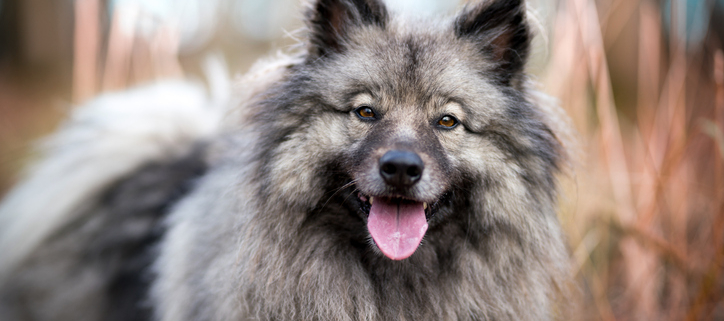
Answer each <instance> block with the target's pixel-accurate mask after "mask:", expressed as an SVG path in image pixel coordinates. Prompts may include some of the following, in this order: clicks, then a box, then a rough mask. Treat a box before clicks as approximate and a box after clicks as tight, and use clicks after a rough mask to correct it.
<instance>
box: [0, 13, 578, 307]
mask: <svg viewBox="0 0 724 321" xmlns="http://www.w3.org/2000/svg"><path fill="white" fill-rule="evenodd" d="M306 24H307V31H308V37H307V40H306V42H305V43H304V45H305V46H304V48H303V50H301V51H302V52H300V53H298V54H294V55H289V56H277V57H275V58H272V59H269V60H267V61H264V62H261V63H259V64H257V65H256V67H254V68H253V69H252V71H251V72H250V73H249V74H248V75H247V76H246V77H245V78H244V79H243V80H242V81H241V84H240V85H239V86H238V88H239V90H238V91H237V92H236V93H234V94H233V95H232V98H231V99H217V100H215V99H208V98H206V97H205V96H204V93H203V92H201V91H200V89H199V87H198V86H193V85H190V84H187V83H163V84H157V85H154V86H150V87H146V88H141V89H137V90H134V91H130V92H126V93H120V94H114V95H108V96H103V97H101V98H99V99H97V100H95V101H93V102H91V103H89V104H88V105H87V106H84V107H82V108H79V109H78V110H77V111H76V112H75V114H74V115H73V117H72V118H71V120H70V121H69V123H67V124H66V126H65V127H63V128H61V130H60V131H59V132H58V133H57V134H56V135H55V136H54V137H53V138H51V139H50V141H49V142H48V143H47V146H48V148H47V151H46V157H45V158H44V159H43V160H42V161H41V162H40V163H39V164H37V165H36V166H35V167H34V168H33V169H31V171H30V172H29V175H28V177H27V179H26V180H25V181H24V182H22V183H21V184H19V185H18V186H17V187H16V189H14V190H13V191H12V192H11V193H10V194H9V195H8V196H7V197H6V199H5V200H4V202H3V203H2V206H1V207H0V319H2V320H167V321H179V320H320V321H321V320H358V321H363V320H369V321H372V320H552V319H557V318H560V317H561V315H562V311H563V310H565V307H562V306H561V305H560V303H561V302H560V301H561V298H562V296H563V295H564V292H565V290H564V289H565V287H566V279H567V262H568V259H567V257H568V256H567V252H566V249H565V246H564V242H563V237H562V235H561V230H560V227H559V224H558V221H557V218H556V199H557V191H556V190H557V188H556V176H557V175H558V173H559V172H560V171H561V168H562V167H563V166H564V164H565V163H566V158H567V156H566V155H567V151H566V147H565V146H564V144H563V143H562V137H563V133H564V132H565V126H561V125H560V124H562V123H564V122H563V121H562V118H561V116H560V114H559V113H558V109H557V108H556V107H555V106H554V105H552V104H550V102H549V101H548V99H546V97H545V96H543V95H541V94H539V93H537V92H535V91H534V90H532V89H531V84H530V81H529V80H528V79H527V77H526V74H525V72H524V67H525V63H526V60H527V57H528V53H529V46H530V40H531V39H530V38H531V32H530V29H529V26H528V23H527V18H526V9H525V5H524V3H523V1H522V0H489V1H485V2H483V3H479V4H473V5H469V6H466V7H465V8H463V10H462V11H461V12H460V13H459V14H457V15H456V16H455V17H453V18H451V19H447V20H441V21H414V20H412V21H411V20H404V19H402V18H401V17H397V16H395V15H393V14H391V13H390V12H388V10H387V9H386V7H385V5H384V3H383V2H381V0H315V1H312V3H309V6H308V9H307V12H306ZM222 96H223V95H222ZM229 101H232V102H234V103H228V102H229ZM224 106H230V107H229V108H224Z"/></svg>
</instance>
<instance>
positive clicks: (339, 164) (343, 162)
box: [265, 0, 560, 260]
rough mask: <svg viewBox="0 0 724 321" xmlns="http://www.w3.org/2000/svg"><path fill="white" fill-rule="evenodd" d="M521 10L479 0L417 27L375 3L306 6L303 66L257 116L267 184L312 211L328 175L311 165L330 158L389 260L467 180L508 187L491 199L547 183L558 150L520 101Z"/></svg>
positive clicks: (524, 41) (436, 220)
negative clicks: (268, 147)
mask: <svg viewBox="0 0 724 321" xmlns="http://www.w3.org/2000/svg"><path fill="white" fill-rule="evenodd" d="M525 12H526V10H525V5H524V4H523V3H522V1H520V0H518V1H516V0H513V1H511V0H490V1H486V2H483V3H480V4H477V5H473V6H470V7H466V8H464V9H463V10H462V12H461V13H459V14H458V15H457V16H456V17H454V19H449V20H447V21H438V22H427V21H404V20H401V19H399V18H396V17H395V16H393V15H391V14H390V13H389V12H388V11H387V9H386V8H385V6H384V4H383V3H382V1H381V0H318V1H316V2H314V3H312V4H311V6H310V8H309V10H308V12H307V25H308V29H309V41H308V43H307V53H306V55H305V57H304V61H303V62H302V63H300V64H298V65H295V66H293V67H292V68H291V69H290V73H289V77H288V78H287V79H286V82H285V83H284V84H283V85H280V86H279V87H278V88H277V89H276V91H275V93H276V95H272V97H274V98H273V99H270V100H269V101H270V102H271V103H270V104H269V106H272V107H271V110H273V113H272V112H269V111H267V113H266V114H265V115H267V117H268V118H267V119H268V120H271V119H274V120H273V122H274V123H275V124H276V126H275V127H272V128H274V131H275V133H276V134H273V135H270V136H272V137H275V138H273V139H274V141H273V142H272V143H277V144H279V145H278V148H277V149H275V152H274V154H273V155H271V156H272V161H271V162H269V165H268V166H266V167H265V168H266V169H267V170H268V171H269V172H270V173H271V174H272V179H271V181H272V183H271V184H269V186H276V188H277V190H279V191H280V193H281V194H282V195H283V196H284V197H282V198H281V199H284V198H285V197H286V198H288V199H291V200H300V199H304V200H309V202H308V203H309V204H310V205H312V206H314V204H316V203H317V202H319V201H320V200H322V201H323V200H324V197H325V195H324V194H323V193H322V192H319V193H316V192H315V191H322V190H324V189H322V188H319V186H324V184H325V176H329V175H331V174H339V173H329V172H328V171H327V170H326V169H325V168H329V167H328V166H327V167H325V166H324V165H323V164H334V165H335V166H333V167H334V168H338V169H341V171H342V172H343V174H344V175H345V176H346V177H348V179H349V182H350V185H349V186H350V187H351V189H353V190H354V192H353V198H354V199H353V200H347V201H348V202H349V203H351V204H354V205H355V206H356V207H357V208H359V211H360V213H361V215H362V217H363V220H364V221H365V222H366V226H367V229H368V231H369V234H370V235H371V236H372V239H374V242H375V244H376V245H377V247H379V249H380V250H381V251H382V253H384V255H386V256H387V257H389V258H391V259H395V260H398V259H404V258H407V257H409V256H410V255H412V254H413V253H414V252H415V250H416V249H417V247H418V246H419V244H420V242H421V239H422V238H423V237H424V236H425V233H426V231H427V229H428V227H430V228H432V227H433V226H434V225H436V224H445V217H444V216H445V215H442V214H440V213H443V214H444V213H453V212H455V211H456V209H455V208H452V207H454V204H455V203H456V202H455V200H452V199H451V198H454V197H455V196H454V195H455V194H456V193H454V190H455V189H456V188H468V190H467V191H466V192H465V194H467V195H468V197H480V196H482V195H475V196H470V195H471V194H474V193H475V191H471V190H470V189H471V188H472V187H471V186H474V187H475V188H476V191H477V190H480V188H481V187H480V184H482V182H488V183H490V182H494V183H495V184H504V185H506V186H507V190H508V192H509V193H513V194H515V195H513V196H505V195H502V194H499V195H496V197H497V198H499V199H502V198H504V197H515V198H521V197H537V195H532V194H531V193H528V192H527V191H528V190H531V189H537V190H542V189H551V190H552V189H553V188H554V187H553V186H552V185H553V183H552V182H551V180H552V178H551V175H553V174H552V172H554V171H555V169H556V168H557V166H558V165H557V163H558V161H559V158H560V155H559V154H560V146H559V145H558V143H557V141H556V139H555V137H554V135H553V134H552V132H551V130H550V129H549V128H548V127H547V125H546V124H545V121H544V120H543V117H541V115H540V112H539V111H538V110H537V109H536V108H535V106H534V105H533V104H532V103H531V102H529V101H528V98H527V93H526V88H525V75H524V73H523V68H524V65H525V61H526V58H527V55H528V51H529V43H530V32H529V29H528V26H527V24H526V18H525ZM278 115H281V116H278ZM270 139H271V138H270ZM299 166H304V167H305V168H304V169H300V168H299ZM306 167H312V169H309V168H306ZM463 186H466V187H463ZM337 187H341V186H337ZM315 193H316V194H315ZM302 194H304V195H306V196H302ZM458 194H461V193H458ZM533 194H535V193H533ZM465 201H466V202H467V200H465ZM500 202H504V201H503V200H501V201H500ZM511 202H517V201H511ZM457 203H460V202H457ZM488 203H490V204H495V202H492V203H491V202H488ZM478 205H480V206H482V205H481V204H468V206H478ZM504 205H505V204H503V205H501V206H504ZM488 206H490V205H488ZM481 211H482V209H481Z"/></svg>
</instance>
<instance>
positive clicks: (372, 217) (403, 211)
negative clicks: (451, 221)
mask: <svg viewBox="0 0 724 321" xmlns="http://www.w3.org/2000/svg"><path fill="white" fill-rule="evenodd" d="M358 197H359V199H360V201H361V207H362V211H363V212H365V213H367V229H368V230H369V232H370V234H371V235H372V239H373V240H374V241H375V244H377V247H378V248H379V249H380V251H382V253H383V254H384V255H385V256H387V257H388V258H390V259H392V260H403V259H406V258H408V257H410V256H411V255H412V254H413V253H415V250H417V248H418V247H419V246H420V242H421V241H422V238H423V237H424V236H425V232H426V231H427V228H428V224H427V220H428V219H429V218H430V217H432V214H433V211H432V208H431V207H430V206H428V204H427V203H425V202H419V201H415V200H409V199H404V198H401V197H372V196H367V195H362V194H358Z"/></svg>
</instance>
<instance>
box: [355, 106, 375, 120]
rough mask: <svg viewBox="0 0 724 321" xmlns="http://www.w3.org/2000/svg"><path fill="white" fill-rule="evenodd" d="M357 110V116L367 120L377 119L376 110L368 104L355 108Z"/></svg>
mask: <svg viewBox="0 0 724 321" xmlns="http://www.w3.org/2000/svg"><path fill="white" fill-rule="evenodd" d="M355 112H356V113H357V116H359V117H360V118H362V119H365V120H370V119H375V116H376V115H375V111H374V110H373V109H372V108H370V107H368V106H362V107H359V108H357V109H355Z"/></svg>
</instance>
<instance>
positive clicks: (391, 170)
mask: <svg viewBox="0 0 724 321" xmlns="http://www.w3.org/2000/svg"><path fill="white" fill-rule="evenodd" d="M382 171H383V172H385V174H390V175H394V174H395V172H397V167H395V165H392V164H389V163H387V164H383V165H382Z"/></svg>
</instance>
